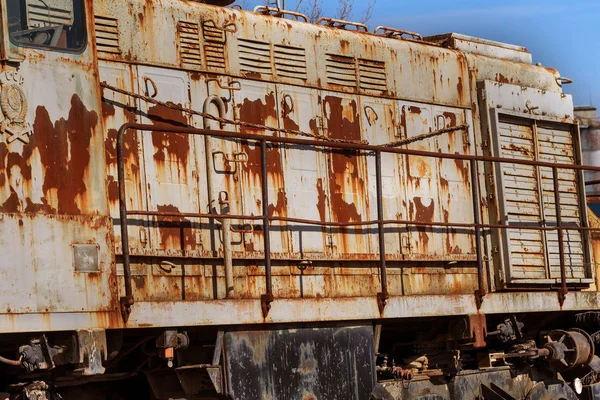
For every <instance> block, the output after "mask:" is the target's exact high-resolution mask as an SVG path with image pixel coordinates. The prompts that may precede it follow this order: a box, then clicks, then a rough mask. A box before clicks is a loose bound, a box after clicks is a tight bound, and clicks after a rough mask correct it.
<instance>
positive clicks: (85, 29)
mask: <svg viewBox="0 0 600 400" xmlns="http://www.w3.org/2000/svg"><path fill="white" fill-rule="evenodd" d="M19 1H26V0H19ZM72 1H73V5H74V6H76V3H77V2H78V3H79V4H80V6H81V19H82V27H83V35H82V45H81V47H80V48H77V49H71V48H69V47H64V48H63V47H55V46H49V45H39V44H33V43H31V44H30V43H25V42H18V41H15V40H14V39H13V37H12V32H10V28H9V27H8V21H7V27H6V31H7V33H8V43H9V45H10V47H11V48H32V49H38V50H46V51H54V52H57V53H67V54H82V53H83V52H84V51H85V50H86V49H87V47H88V42H89V35H88V19H87V18H88V15H87V12H86V0H72ZM8 8H9V5H8V2H6V9H7V14H8Z"/></svg>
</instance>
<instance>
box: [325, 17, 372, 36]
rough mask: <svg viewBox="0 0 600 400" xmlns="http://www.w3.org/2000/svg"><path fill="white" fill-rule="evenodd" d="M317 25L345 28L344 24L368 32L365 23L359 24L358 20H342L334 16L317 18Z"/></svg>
mask: <svg viewBox="0 0 600 400" xmlns="http://www.w3.org/2000/svg"><path fill="white" fill-rule="evenodd" d="M317 25H325V26H327V27H329V28H335V29H346V26H353V27H355V28H356V31H357V32H369V28H368V27H367V25H365V24H361V23H359V22H352V21H344V20H342V19H335V18H327V17H323V18H319V20H318V21H317Z"/></svg>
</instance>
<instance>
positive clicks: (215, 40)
mask: <svg viewBox="0 0 600 400" xmlns="http://www.w3.org/2000/svg"><path fill="white" fill-rule="evenodd" d="M202 35H203V37H204V57H205V58H206V66H207V67H208V68H209V69H214V70H219V71H225V32H224V31H223V30H222V29H220V28H218V27H216V26H215V24H214V22H212V21H206V22H204V23H203V24H202Z"/></svg>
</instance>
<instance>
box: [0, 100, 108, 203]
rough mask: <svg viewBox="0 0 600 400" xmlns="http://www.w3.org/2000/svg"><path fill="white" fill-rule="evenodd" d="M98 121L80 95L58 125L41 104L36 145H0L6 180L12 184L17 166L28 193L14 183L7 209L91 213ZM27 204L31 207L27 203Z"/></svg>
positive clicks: (37, 113) (37, 117)
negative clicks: (34, 171) (39, 178)
mask: <svg viewBox="0 0 600 400" xmlns="http://www.w3.org/2000/svg"><path fill="white" fill-rule="evenodd" d="M97 124H98V115H97V114H96V112H94V111H90V110H88V109H87V108H86V107H85V105H84V104H83V102H82V101H81V99H80V98H79V96H78V95H77V94H74V95H73V96H72V97H71V108H70V110H69V114H68V117H67V119H64V118H61V119H59V120H57V121H55V122H54V123H53V122H52V121H51V119H50V115H49V114H48V111H47V110H46V108H45V107H43V106H38V107H37V108H36V113H35V121H34V123H33V130H34V135H33V136H31V139H30V143H29V144H27V145H25V146H24V147H23V152H22V153H21V154H19V153H13V152H8V154H6V153H7V149H6V147H2V149H0V153H3V154H2V156H1V157H0V158H1V159H2V160H3V161H5V163H3V167H4V170H5V173H6V180H7V181H8V182H9V185H11V183H10V182H11V177H12V174H13V173H16V172H17V171H16V170H17V169H18V170H19V173H20V174H21V176H22V177H23V178H24V179H25V181H26V182H27V183H25V182H23V185H24V186H26V188H25V189H26V190H25V191H24V194H23V196H24V197H25V198H24V199H20V198H18V195H17V190H18V188H15V187H13V186H12V185H11V186H10V187H9V191H10V193H11V195H10V197H9V198H8V199H7V200H6V201H5V202H4V204H3V205H2V210H3V211H7V212H10V211H12V212H16V211H26V212H45V213H61V214H71V215H78V214H81V213H83V212H86V211H88V208H90V207H92V205H91V204H90V205H88V204H87V202H86V200H87V199H86V197H87V196H89V195H91V193H88V184H89V181H88V180H89V177H88V175H87V174H88V167H89V163H90V143H91V140H92V136H93V135H94V133H95V129H96V127H97ZM34 154H37V155H39V161H40V163H41V165H42V166H43V169H44V174H43V183H42V193H43V197H42V198H41V200H40V201H41V202H36V201H34V199H32V198H31V197H30V196H31V194H32V193H31V192H32V185H33V184H34V182H33V181H32V176H31V168H32V167H31V165H32V163H34V162H35V163H37V161H34V160H32V158H33V157H34ZM23 203H25V207H23V206H24V204H23Z"/></svg>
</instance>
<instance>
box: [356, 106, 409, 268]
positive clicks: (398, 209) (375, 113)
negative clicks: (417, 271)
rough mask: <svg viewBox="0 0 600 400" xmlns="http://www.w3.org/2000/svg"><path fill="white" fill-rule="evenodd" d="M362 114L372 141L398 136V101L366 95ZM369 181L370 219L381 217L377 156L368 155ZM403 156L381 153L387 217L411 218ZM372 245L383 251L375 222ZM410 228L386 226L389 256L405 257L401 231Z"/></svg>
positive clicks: (365, 135) (383, 141) (366, 135)
mask: <svg viewBox="0 0 600 400" xmlns="http://www.w3.org/2000/svg"><path fill="white" fill-rule="evenodd" d="M360 104H361V118H362V127H363V138H364V139H365V140H367V141H368V142H369V144H372V145H382V144H386V143H391V142H394V141H396V140H398V137H397V134H398V120H397V110H396V102H395V101H393V100H388V99H381V98H374V97H366V96H365V97H362V98H361V103H360ZM367 162H368V165H367V167H368V170H369V176H368V180H369V182H368V184H369V204H371V207H370V210H369V211H370V216H369V219H371V220H376V219H377V176H376V168H375V157H374V156H369V157H367ZM403 177H404V165H403V157H402V156H400V155H398V154H391V153H382V154H381V186H382V187H381V189H382V194H383V218H384V219H386V220H392V219H400V220H405V219H407V208H406V199H405V198H404V196H403V195H402V193H403V192H404V187H403V184H404V179H403ZM370 229H371V230H372V231H373V233H374V234H373V235H372V236H371V248H372V249H373V253H374V254H379V247H378V241H377V240H378V238H377V227H376V226H372V227H370ZM405 232H406V228H405V227H404V226H397V225H387V226H386V227H385V251H386V255H387V257H388V258H389V259H400V258H401V257H402V246H401V234H403V233H405Z"/></svg>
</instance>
